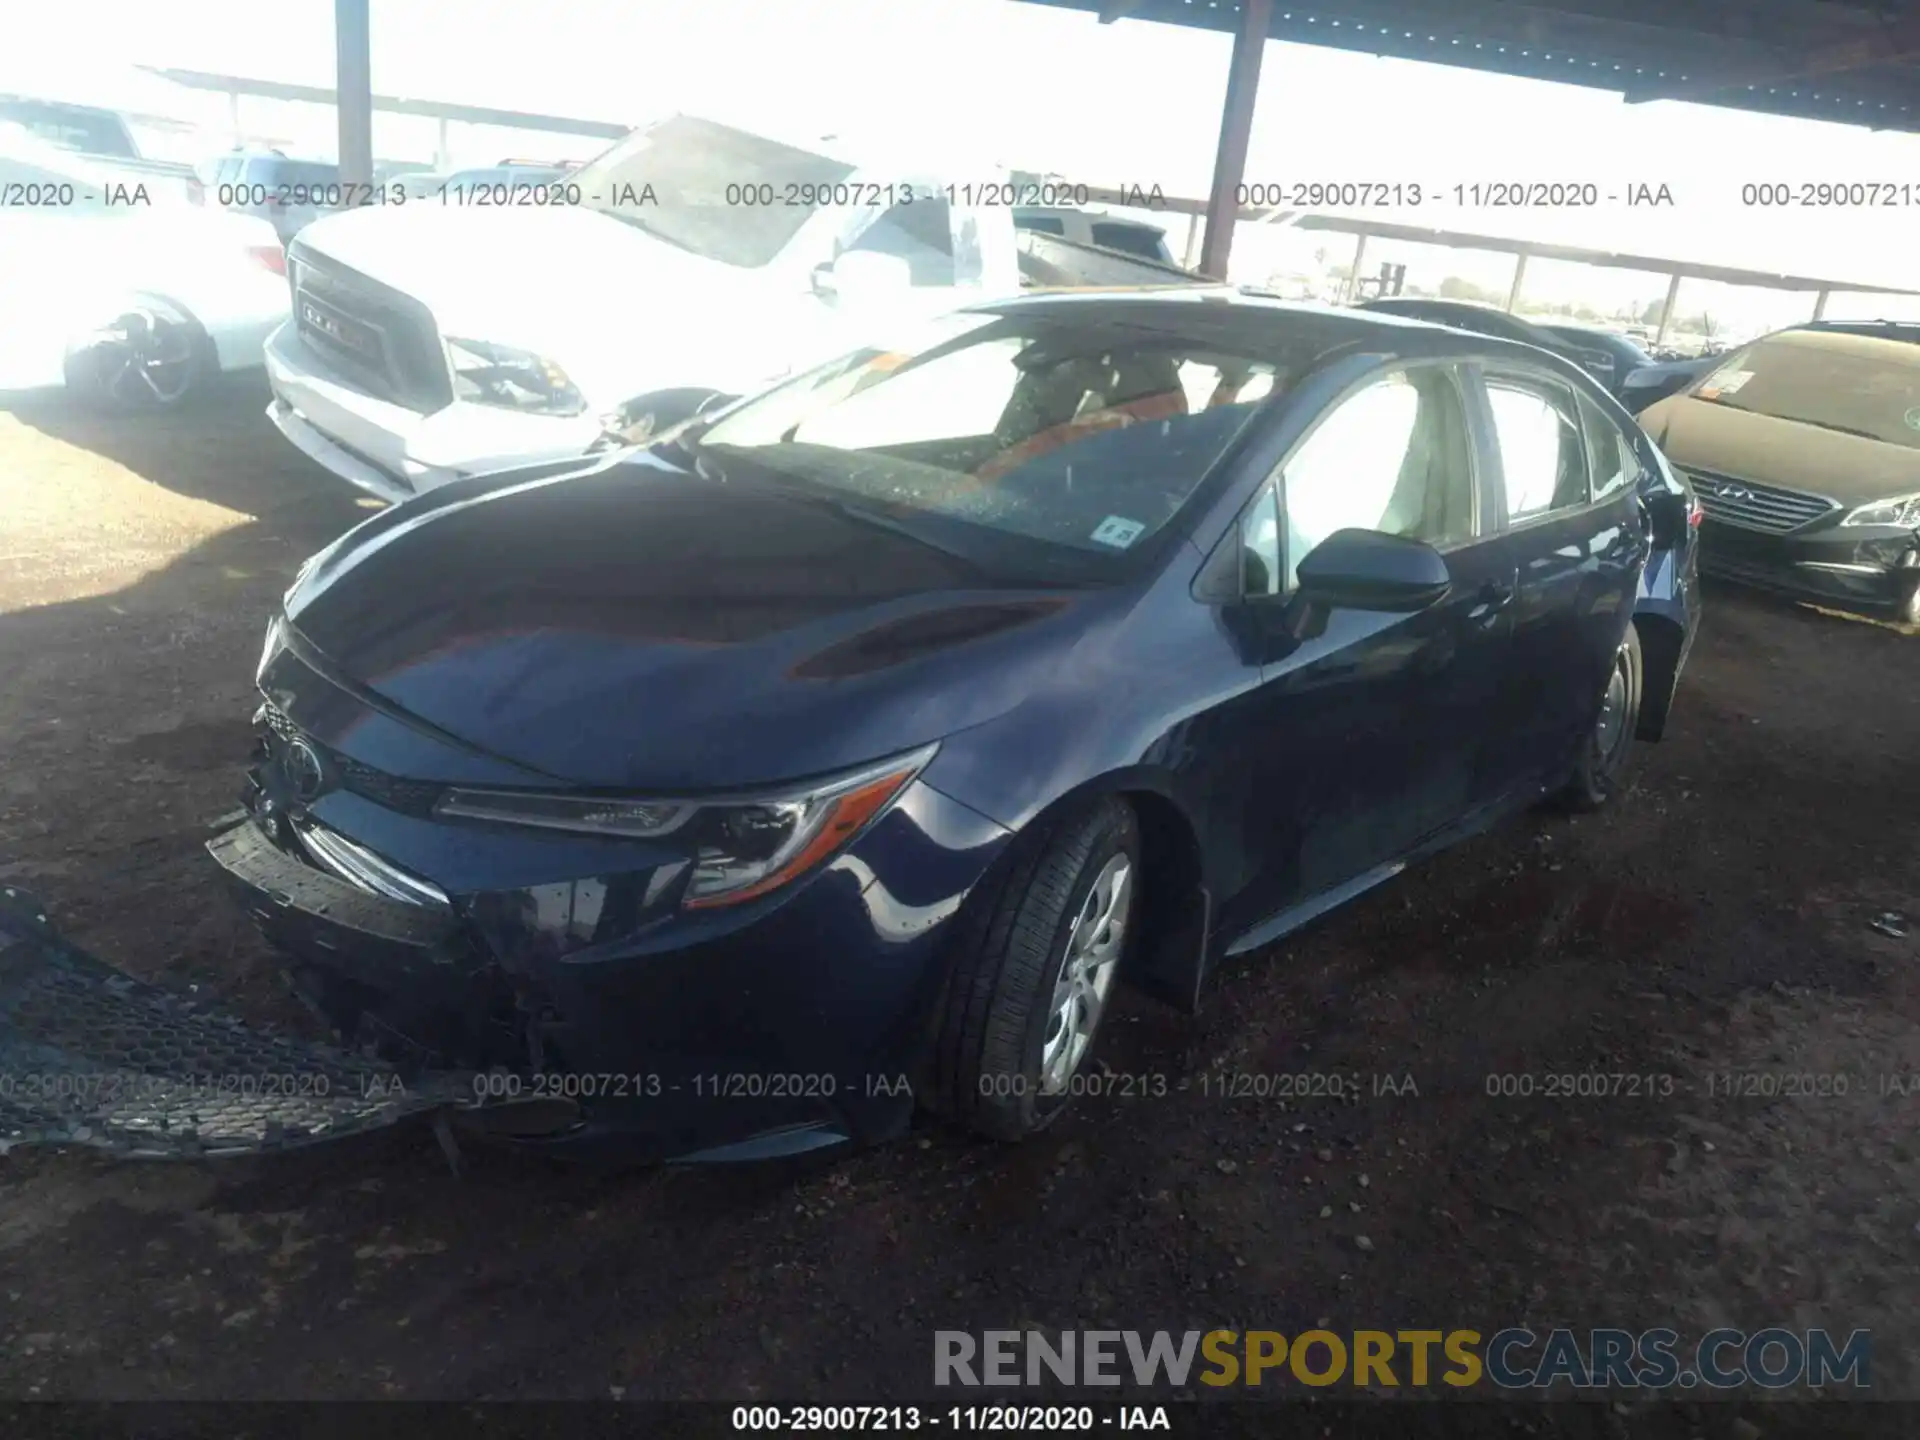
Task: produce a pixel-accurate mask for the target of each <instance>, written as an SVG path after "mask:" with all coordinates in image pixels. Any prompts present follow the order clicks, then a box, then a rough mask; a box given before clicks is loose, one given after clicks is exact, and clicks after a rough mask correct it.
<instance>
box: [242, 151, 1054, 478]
mask: <svg viewBox="0 0 1920 1440" xmlns="http://www.w3.org/2000/svg"><path fill="white" fill-rule="evenodd" d="M834 149H835V147H834V146H833V145H831V144H825V145H823V146H822V147H820V148H815V149H802V148H797V147H795V146H792V145H787V144H782V143H779V142H777V141H774V140H770V139H766V138H764V137H762V136H758V135H753V134H749V133H747V132H745V131H742V130H737V129H733V128H731V127H729V126H725V125H720V124H717V123H715V122H713V121H710V120H704V119H698V118H694V117H690V116H676V117H674V118H671V119H667V120H664V121H661V122H659V123H658V124H655V125H653V126H650V127H648V128H646V129H644V130H640V131H636V132H635V133H633V134H632V135H629V136H628V137H627V138H626V139H624V140H621V141H619V142H618V143H616V144H615V145H614V146H613V148H611V149H610V150H608V151H607V152H606V153H605V154H603V155H601V156H600V157H599V158H598V159H596V160H592V161H590V162H588V163H587V164H586V165H584V166H582V167H581V168H580V169H579V170H577V171H574V172H572V173H571V174H569V175H567V176H565V177H563V178H562V179H561V180H558V181H552V182H543V183H542V184H540V185H530V186H524V187H521V186H504V185H503V186H493V187H487V188H486V191H485V193H481V192H480V191H476V192H475V193H474V194H471V195H467V194H461V195H458V196H437V197H426V198H424V199H422V198H421V197H417V196H416V197H409V198H407V199H405V200H402V201H399V202H398V203H388V204H386V205H382V206H370V207H365V208H362V209H359V210H355V211H350V212H347V213H344V214H339V215H333V216H328V217H326V218H324V219H321V220H319V221H317V222H315V223H314V224H313V225H311V226H309V227H307V228H306V229H305V230H303V231H301V233H300V235H299V237H298V238H297V239H296V240H295V241H294V243H293V245H292V247H291V249H290V251H289V254H288V274H289V277H290V280H291V282H292V285H293V312H292V315H291V317H290V319H289V320H288V322H287V324H286V325H284V326H283V327H282V328H281V329H280V330H279V331H277V332H276V333H275V334H274V335H273V337H272V338H271V339H270V340H269V341H268V344H267V374H268V378H269V380H270V381H271V383H272V387H273V402H272V404H271V406H270V407H269V410H268V414H269V416H270V417H271V418H272V420H273V423H274V424H275V425H277V426H278V427H279V429H280V430H281V432H282V433H283V434H284V435H285V436H286V437H287V438H288V439H289V440H290V441H292V442H293V443H294V444H295V445H296V446H298V447H299V448H300V449H301V450H303V451H305V452H306V453H307V454H308V455H309V456H311V457H312V458H313V459H315V460H317V461H318V462H319V463H320V464H321V465H323V466H325V467H326V468H327V469H328V470H331V471H332V472H333V473H334V474H336V475H339V476H341V477H342V478H344V479H346V480H349V481H351V482H353V483H354V484H356V485H358V486H360V487H362V488H363V489H366V490H368V491H371V492H373V493H374V494H376V495H379V496H382V497H385V498H387V499H389V500H399V499H404V498H405V497H407V496H409V495H413V494H417V493H419V492H421V491H423V490H427V489H430V488H432V487H433V486H435V485H440V484H444V483H445V482H447V481H449V480H452V479H455V478H457V477H459V476H462V475H468V474H475V473H479V472H482V471H485V470H490V469H498V468H501V467H503V466H507V465H512V464H519V463H532V462H536V461H541V460H549V459H561V458H565V457H567V456H572V455H578V454H581V453H583V452H585V451H586V450H588V449H589V448H590V447H591V446H593V445H594V443H595V442H596V441H597V440H599V439H600V437H601V436H602V434H603V433H605V432H606V431H607V430H608V429H609V428H611V427H615V426H617V424H618V423H619V422H618V421H617V419H616V417H618V416H619V415H620V413H621V409H622V406H623V405H625V404H626V402H628V401H630V400H632V399H633V398H634V397H636V396H641V395H646V394H650V393H653V392H661V391H667V390H669V389H671V390H672V392H673V394H675V395H683V396H686V397H695V398H690V399H688V400H687V401H686V402H685V403H687V404H688V405H689V407H690V406H691V405H692V404H695V403H697V398H698V397H704V396H706V395H710V394H712V393H714V392H718V393H723V394H730V395H731V394H741V393H745V392H747V391H749V390H752V389H754V388H757V387H759V386H761V385H763V384H765V383H767V382H769V381H771V380H774V379H777V378H779V377H780V376H781V375H783V374H786V373H789V372H791V371H794V370H797V369H800V368H803V367H805V366H807V365H810V364H812V363H815V362H817V361H820V360H824V359H826V358H828V357H829V356H831V355H833V354H835V353H838V352H840V351H844V350H847V349H850V348H852V347H853V346H854V345H856V344H857V343H859V341H860V340H861V339H862V338H863V337H864V336H865V335H866V334H869V333H871V332H872V331H873V329H874V328H875V326H876V325H877V324H880V323H888V324H891V323H895V322H899V321H902V320H911V319H912V318H914V317H916V316H918V315H920V314H926V315H932V314H936V313H939V312H943V311H947V310H952V309H955V308H957V307H959V306H962V305H966V304H969V303H973V302H975V301H978V300H981V299H986V298H991V297H994V296H998V295H1011V294H1014V293H1016V292H1017V291H1018V289H1019V288H1020V283H1021V282H1020V263H1021V262H1020V256H1019V249H1018V246H1017V244H1016V237H1015V231H1014V226H1013V220H1012V212H1011V208H1010V206H1009V203H1008V201H1009V199H1010V198H1011V197H1010V195H1009V194H1008V192H1007V191H1006V190H1005V189H1004V188H1003V187H1000V186H998V185H995V184H992V183H983V180H987V181H990V175H989V176H988V177H983V176H982V175H980V174H979V173H978V172H977V171H976V172H974V173H971V174H966V175H960V174H950V173H949V174H942V173H929V172H928V171H927V169H926V167H924V166H922V167H919V168H913V167H892V166H880V165H876V164H873V163H871V162H869V163H868V164H865V165H862V164H858V163H856V162H855V161H854V160H852V159H851V158H848V157H847V156H844V155H841V154H837V153H830V152H832V151H833V150H834ZM456 202H460V203H456ZM668 403H669V404H671V403H674V402H668ZM655 418H656V419H657V420H658V421H659V423H662V424H665V423H669V422H670V421H671V420H672V419H674V418H677V417H675V416H672V415H660V416H656V417H655Z"/></svg>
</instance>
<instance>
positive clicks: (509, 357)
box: [447, 338, 587, 415]
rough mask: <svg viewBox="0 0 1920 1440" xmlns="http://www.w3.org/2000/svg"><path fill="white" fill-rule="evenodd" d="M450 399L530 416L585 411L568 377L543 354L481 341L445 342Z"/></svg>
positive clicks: (581, 398)
mask: <svg viewBox="0 0 1920 1440" xmlns="http://www.w3.org/2000/svg"><path fill="white" fill-rule="evenodd" d="M447 361H448V363H449V364H450V365H452V366H453V398H454V399H456V400H467V401H471V402H472V403H473V404H475V405H498V406H501V407H502V408H504V409H508V410H524V411H526V412H527V413H528V414H530V415H579V414H583V413H584V412H585V411H586V408H587V399H586V396H584V395H582V394H581V393H580V391H579V389H578V388H577V387H575V385H574V383H573V381H571V380H569V379H568V378H567V372H566V371H564V370H562V369H561V368H560V367H559V366H558V365H556V364H554V363H553V361H551V360H549V359H547V358H546V357H545V356H543V355H536V354H534V353H533V352H532V351H531V350H516V349H514V348H513V347H512V346H511V345H494V344H491V343H489V342H488V341H485V340H455V339H452V338H449V339H448V340H447Z"/></svg>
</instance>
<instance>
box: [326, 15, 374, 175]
mask: <svg viewBox="0 0 1920 1440" xmlns="http://www.w3.org/2000/svg"><path fill="white" fill-rule="evenodd" d="M333 55H334V61H333V63H334V82H333V83H334V90H335V92H336V93H337V94H338V96H339V118H340V183H341V184H342V185H345V186H347V187H349V193H350V194H351V193H353V192H354V190H355V189H356V188H357V187H363V186H368V185H371V184H372V183H373V37H372V31H371V26H370V25H369V22H368V19H367V0H333Z"/></svg>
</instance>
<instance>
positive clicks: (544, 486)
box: [287, 457, 1114, 791]
mask: <svg viewBox="0 0 1920 1440" xmlns="http://www.w3.org/2000/svg"><path fill="white" fill-rule="evenodd" d="M551 469H552V467H548V472H547V473H541V472H538V471H536V472H530V473H532V474H533V476H534V478H526V477H525V476H524V475H522V474H520V473H516V472H510V473H508V474H505V475H496V476H488V477H484V478H482V479H477V480H469V481H461V482H456V483H454V484H451V485H447V486H442V487H440V488H439V489H437V490H435V491H432V492H430V493H429V494H428V495H426V496H423V497H421V498H420V499H419V500H416V501H412V502H409V503H408V504H406V505H402V506H397V507H395V508H394V509H392V510H389V511H386V512H384V513H382V514H381V515H379V516H376V517H374V518H373V519H371V520H369V521H367V522H366V523H365V524H363V525H361V526H360V527H358V528H356V529H355V530H353V531H351V532H349V533H348V534H347V535H346V536H344V537H342V538H341V539H340V540H339V541H337V542H336V543H335V544H334V545H333V546H332V547H330V548H329V549H328V550H326V551H323V552H322V553H321V554H320V555H318V556H316V557H315V558H314V560H313V561H312V562H311V563H310V564H309V565H308V567H307V568H306V569H305V570H304V571H303V572H302V575H301V578H300V580H299V581H298V582H297V583H296V584H295V586H294V588H293V589H292V590H291V591H290V592H289V593H288V596H287V615H288V619H289V621H290V623H291V624H292V626H293V627H294V628H295V630H296V631H297V632H298V633H299V634H300V636H302V637H303V638H304V639H305V640H306V642H307V643H308V644H309V645H310V646H312V647H313V648H315V649H317V650H318V651H319V652H320V653H321V655H322V656H323V657H324V658H325V660H326V661H327V662H329V668H331V669H333V670H335V671H337V672H339V673H341V674H342V675H344V676H345V677H346V678H348V679H349V680H350V681H353V682H356V683H358V684H359V685H361V686H364V687H366V688H368V689H370V690H372V691H374V692H376V693H377V694H378V695H379V696H380V697H382V698H383V699H384V700H385V701H387V702H389V703H390V704H392V705H396V706H398V707H400V709H401V710H402V711H404V712H406V713H408V714H410V715H412V716H414V717H416V718H417V719H419V720H422V721H425V722H427V723H428V724H429V725H431V726H433V727H436V728H437V729H439V730H441V731H443V732H446V733H448V734H450V735H452V736H455V737H457V738H459V739H460V740H463V741H465V742H467V743H469V744H471V745H473V746H474V747H476V748H478V749H482V750H484V751H486V752H488V753H489V754H492V755H494V756H496V757H498V758H501V759H505V760H509V761H512V762H513V763H515V764H517V765H520V766H523V767H526V768H529V769H532V770H536V771H539V772H542V773H544V774H546V775H549V776H553V777H555V778H557V779H561V780H565V781H569V782H573V783H577V784H581V785H591V786H604V787H610V788H619V789H624V790H658V791H698V790H708V789H729V788H734V787H743V786H753V785H761V784H767V783H772V782H775V781H781V780H788V779H794V778H799V777H804V776H811V775H817V774H824V773H827V772H830V771H833V770H837V769H840V768H843V767H846V766H850V765H856V764H861V763H864V762H866V761H869V760H872V759H876V758H879V757H882V756H885V755H889V754H893V753H896V752H899V751H903V750H908V749H912V748H915V747H917V746H920V745H923V744H926V743H927V742H929V741H932V740H937V739H940V738H941V737H943V736H945V735H948V734H952V733H954V732H956V731H958V730H961V729H965V728H967V727H970V726H974V725H978V724H981V723H983V722H985V721H987V720H990V719H993V718H994V717H996V716H998V715H1000V714H1003V713H1005V712H1006V711H1008V710H1010V709H1012V708H1013V707H1014V706H1015V705H1017V704H1019V703H1020V702H1021V701H1022V700H1023V699H1025V698H1026V697H1027V696H1029V695H1030V694H1032V693H1034V692H1035V691H1036V690H1038V689H1040V688H1041V687H1043V686H1045V685H1046V684H1047V683H1048V681H1049V679H1050V678H1051V677H1053V676H1056V675H1057V674H1058V673H1059V670H1060V665H1061V662H1062V659H1063V657H1064V652H1066V651H1068V650H1071V649H1072V648H1073V646H1074V644H1075V643H1076V642H1077V641H1078V640H1079V638H1080V637H1081V636H1082V635H1083V634H1085V633H1087V629H1088V625H1087V622H1088V620H1089V618H1090V612H1092V611H1093V610H1096V609H1098V608H1099V607H1101V606H1103V605H1111V604H1112V603H1113V600H1114V592H1112V591H1107V590H1059V589H1041V590H1035V589H1031V588H1020V587H1016V586H1012V585H1008V584H1004V583H996V582H995V581H993V580H991V579H989V578H985V577H983V576H982V575H981V573H980V572H979V571H978V570H977V569H976V568H975V567H973V566H972V565H971V564H969V563H968V562H966V561H964V560H960V559H957V558H955V557H953V556H951V555H949V554H947V553H946V552H945V551H942V550H937V549H934V548H932V547H931V546H929V545H926V544H923V543H922V542H920V541H919V540H917V539H913V538H909V537H907V536H904V535H900V534H897V533H895V532H892V531H890V530H884V529H878V528H875V527H874V526H873V525H871V524H869V523H866V522H863V521H861V520H858V519H854V518H850V517H848V516H847V515H845V514H844V513H842V512H841V511H839V510H837V509H835V508H834V507H832V506H831V505H829V504H826V503H824V502H819V501H815V500H813V499H810V498H808V497H807V496H805V495H797V494H795V493H793V492H790V491H787V490H784V489H775V488H766V487H757V486H745V485H742V484H740V483H738V482H723V481H719V480H711V479H705V478H701V477H697V476H693V475H689V474H687V473H686V472H684V471H680V470H677V469H674V468H672V467H670V466H668V465H666V464H664V463H663V462H660V461H657V460H654V459H652V458H651V457H639V458H625V459H623V458H620V457H616V458H615V460H613V461H610V462H604V463H602V464H599V465H597V466H595V467H592V468H590V469H589V470H587V471H585V472H580V471H577V470H575V471H571V472H568V473H566V474H563V475H560V476H557V477H556V476H554V475H553V474H552V473H551ZM428 778H431V777H428Z"/></svg>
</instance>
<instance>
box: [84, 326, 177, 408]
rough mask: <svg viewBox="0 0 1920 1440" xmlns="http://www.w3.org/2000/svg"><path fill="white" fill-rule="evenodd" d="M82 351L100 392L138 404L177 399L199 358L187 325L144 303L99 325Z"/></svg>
mask: <svg viewBox="0 0 1920 1440" xmlns="http://www.w3.org/2000/svg"><path fill="white" fill-rule="evenodd" d="M86 353H87V361H88V364H89V366H90V367H91V369H92V381H93V384H94V386H95V388H96V389H97V390H98V392H99V394H100V396H101V397H102V398H103V399H106V400H109V401H111V402H113V403H114V404H116V405H121V406H125V407H128V408H139V409H145V408H148V407H151V406H155V405H161V406H166V405H174V404H177V403H178V402H179V400H180V399H181V397H182V396H184V395H185V394H186V393H187V391H188V390H189V389H191V388H192V386H193V381H194V371H195V368H196V361H197V358H198V357H197V355H196V353H195V345H194V335H193V331H192V329H191V327H189V326H188V325H186V324H184V323H182V322H180V321H178V320H173V319H169V318H168V317H167V316H165V315H161V314H158V313H156V312H155V311H152V310H145V309H142V310H130V311H128V312H126V313H125V314H123V315H121V316H120V317H119V318H118V319H116V320H115V321H114V322H113V323H112V324H111V325H109V326H107V327H106V328H105V329H103V330H101V331H99V332H98V333H97V334H96V335H95V336H94V337H93V338H92V341H91V343H89V345H88V346H87V352H86Z"/></svg>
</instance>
